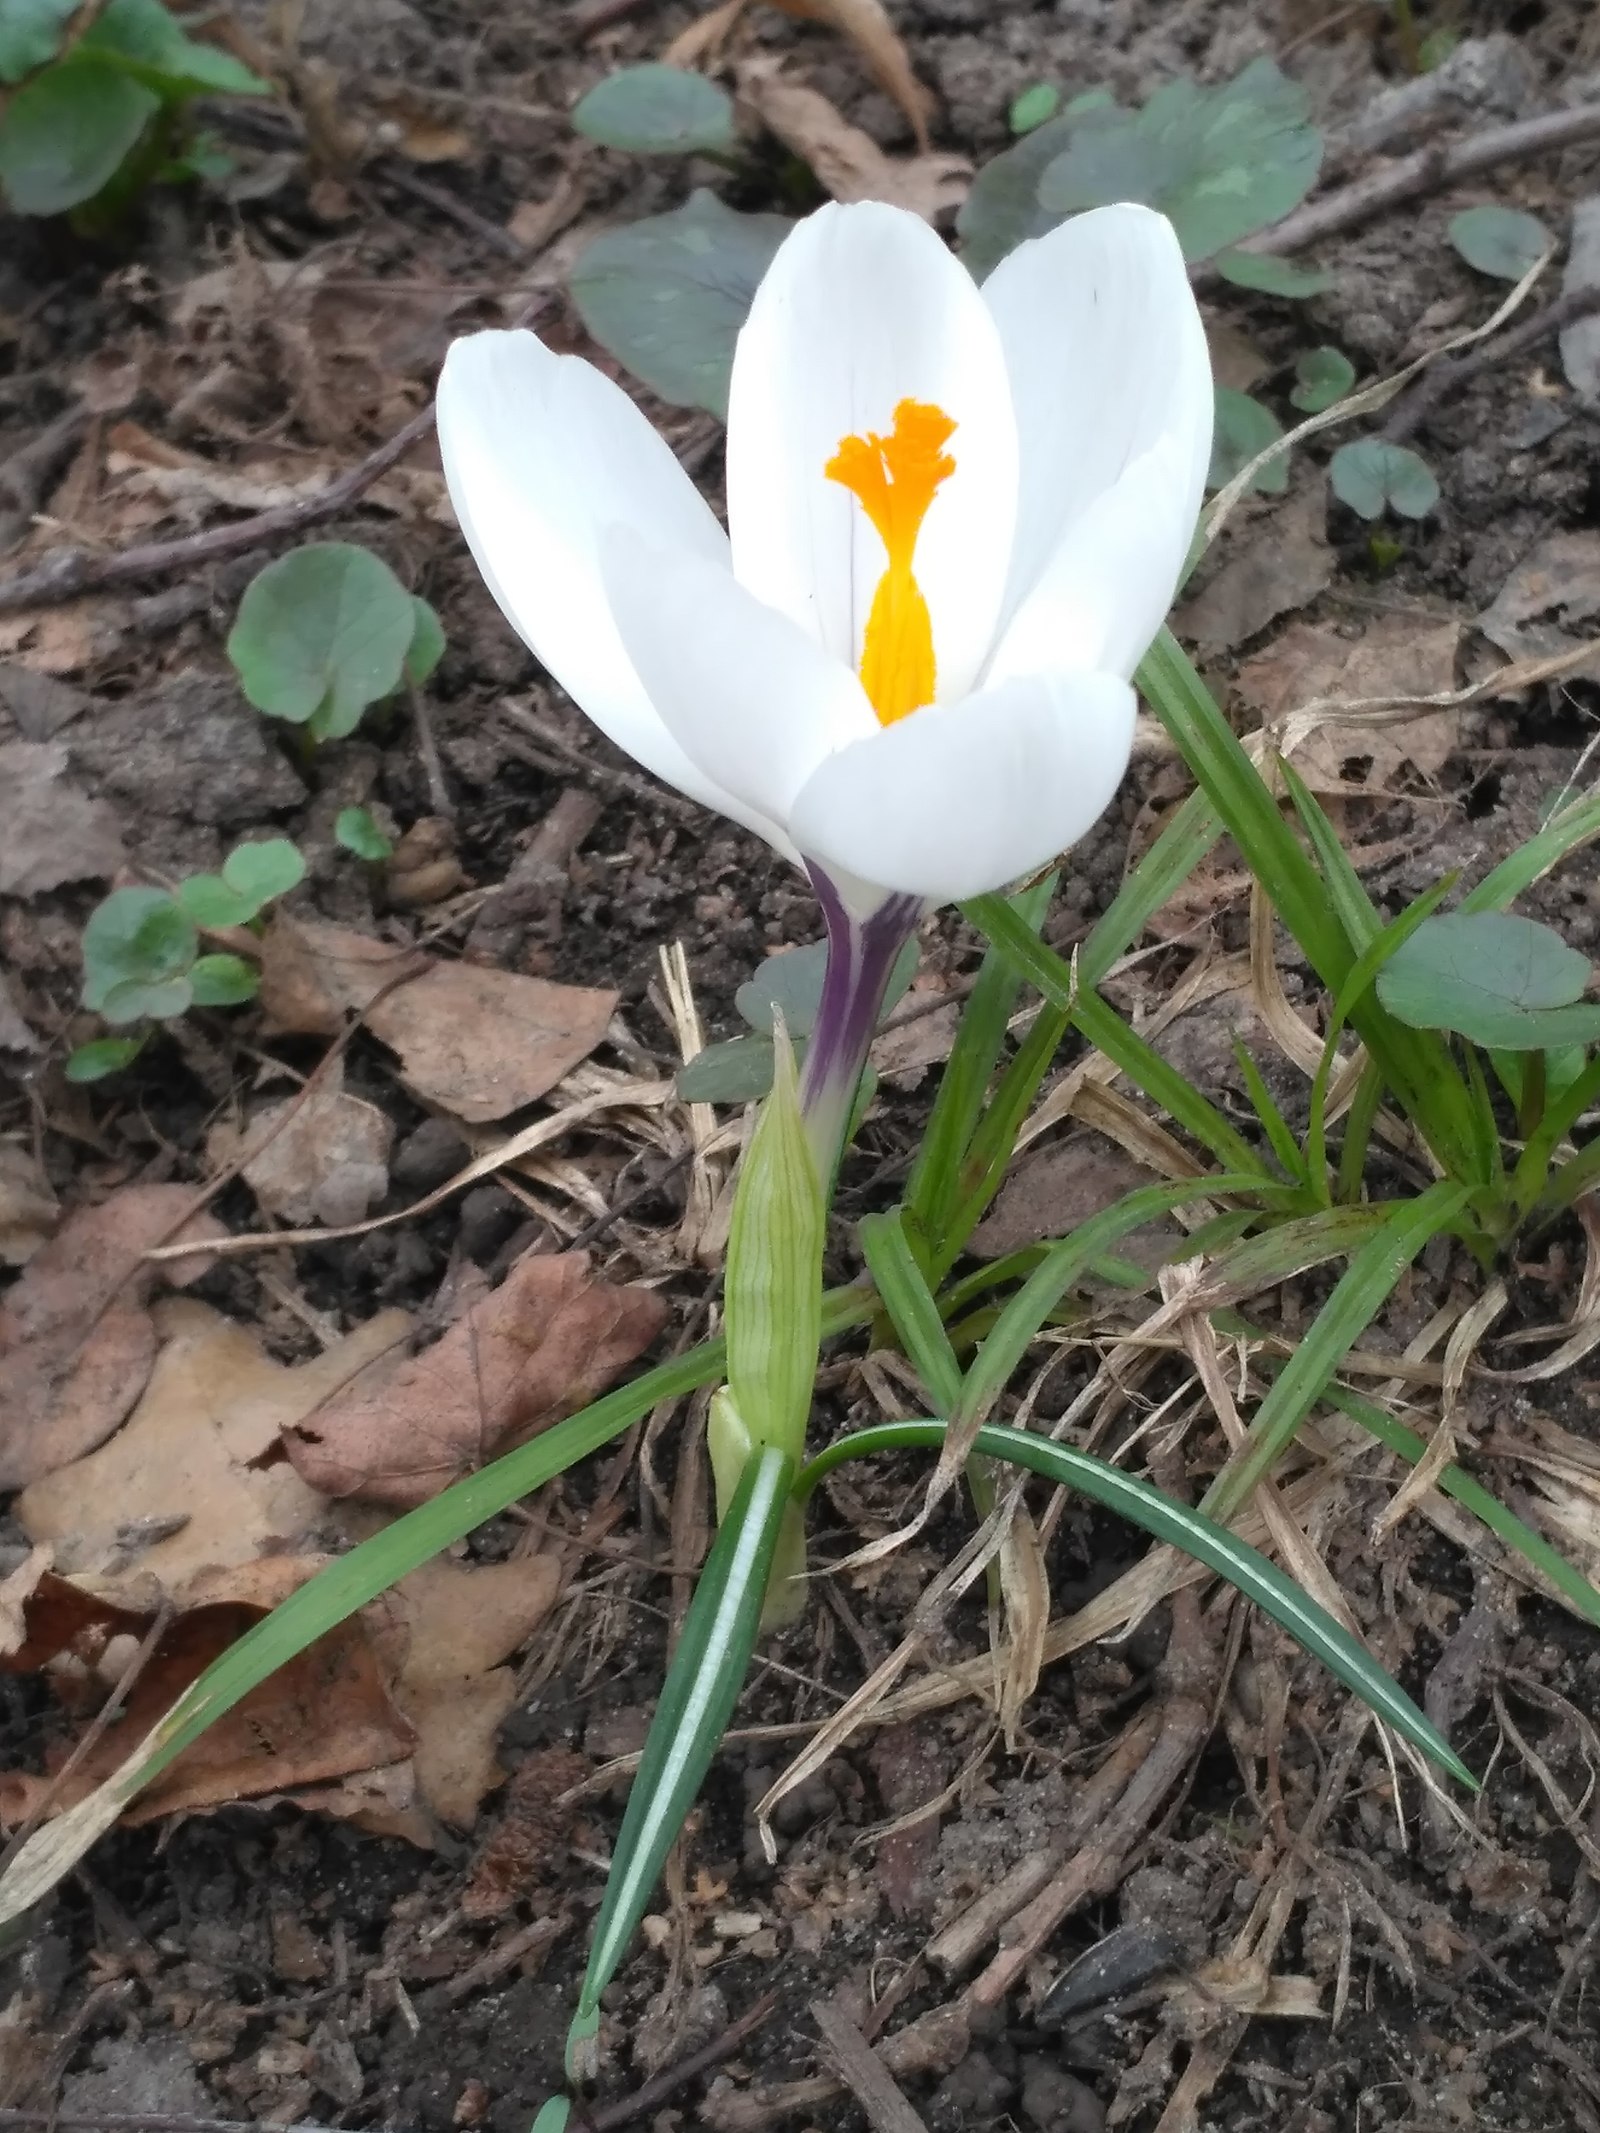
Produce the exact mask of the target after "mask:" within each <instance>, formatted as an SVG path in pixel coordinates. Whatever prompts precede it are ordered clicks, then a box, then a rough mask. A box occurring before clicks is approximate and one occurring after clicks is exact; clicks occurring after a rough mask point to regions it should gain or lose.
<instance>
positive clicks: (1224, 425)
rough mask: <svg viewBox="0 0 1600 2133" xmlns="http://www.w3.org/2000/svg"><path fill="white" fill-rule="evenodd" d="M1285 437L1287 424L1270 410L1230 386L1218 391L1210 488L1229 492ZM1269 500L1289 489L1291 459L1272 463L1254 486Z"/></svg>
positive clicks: (1208, 479) (1286, 455) (1256, 479)
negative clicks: (1229, 487) (1259, 456)
mask: <svg viewBox="0 0 1600 2133" xmlns="http://www.w3.org/2000/svg"><path fill="white" fill-rule="evenodd" d="M1282 435H1283V424H1282V423H1281V422H1280V421H1279V420H1278V418H1277V416H1276V415H1275V414H1274V413H1273V412H1272V410H1271V408H1270V407H1263V406H1262V404H1261V402H1260V401H1259V400H1252V399H1251V397H1250V395H1249V394H1248V393H1238V392H1234V391H1233V389H1232V388H1231V387H1230V386H1227V385H1219V386H1218V387H1217V419H1216V427H1215V429H1214V430H1213V432H1212V438H1211V466H1210V469H1209V471H1208V473H1207V475H1206V483H1207V486H1208V487H1210V488H1213V489H1221V488H1225V487H1226V486H1227V484H1228V483H1229V482H1230V481H1232V480H1233V478H1234V476H1235V475H1236V474H1240V473H1242V472H1243V471H1244V469H1245V468H1246V467H1247V466H1248V465H1249V464H1250V462H1251V460H1252V459H1254V458H1255V456H1256V454H1257V452H1264V451H1265V450H1266V448H1267V446H1268V445H1269V444H1272V443H1274V442H1275V441H1276V440H1277V439H1278V438H1279V437H1281V436H1282ZM1251 486H1252V487H1253V488H1256V489H1259V490H1261V492H1262V493H1263V495H1266V496H1281V495H1282V494H1283V492H1284V490H1285V489H1286V488H1287V487H1288V486H1289V457H1288V454H1287V453H1285V454H1284V455H1283V456H1282V457H1281V458H1279V459H1274V460H1271V461H1269V463H1268V464H1267V465H1266V466H1264V467H1263V468H1262V469H1261V472H1260V473H1259V474H1258V475H1257V476H1256V478H1255V480H1254V482H1253V483H1252V484H1251Z"/></svg>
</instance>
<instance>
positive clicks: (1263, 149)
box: [1009, 58, 1322, 260]
mask: <svg viewBox="0 0 1600 2133" xmlns="http://www.w3.org/2000/svg"><path fill="white" fill-rule="evenodd" d="M1308 109H1309V99H1308V98H1307V96H1306V92H1305V91H1304V89H1302V88H1301V87H1300V86H1299V85H1298V83H1295V82H1291V81H1289V80H1288V79H1287V78H1286V77H1285V76H1284V75H1282V74H1281V73H1279V71H1278V69H1277V67H1276V66H1274V64H1273V63H1272V61H1271V60H1270V59H1265V58H1263V59H1254V60H1252V61H1251V62H1250V64H1249V65H1248V66H1247V67H1246V68H1245V69H1244V70H1243V72H1242V73H1240V74H1238V75H1236V76H1235V77H1234V79H1233V80H1232V81H1230V82H1224V83H1222V84H1221V85H1220V86H1219V87H1217V88H1213V89H1202V88H1200V87H1198V86H1197V85H1196V84H1195V83H1194V82H1192V81H1188V80H1179V81H1173V82H1168V83H1167V84H1166V85H1165V86H1164V87H1162V88H1160V89H1158V90H1157V91H1156V93H1155V95H1154V96H1152V97H1151V98H1150V100H1149V102H1148V103H1146V104H1145V106H1144V108H1143V109H1142V110H1140V111H1138V112H1136V113H1135V112H1127V111H1121V110H1118V109H1117V107H1116V106H1114V105H1113V106H1109V107H1107V106H1101V107H1100V108H1099V109H1097V110H1092V111H1086V112H1082V113H1080V114H1079V115H1078V116H1077V117H1076V118H1075V119H1073V120H1071V121H1070V127H1071V131H1070V137H1069V139H1068V141H1067V144H1066V146H1065V147H1064V148H1063V149H1062V151H1061V153H1060V154H1059V155H1057V156H1056V157H1055V159H1054V160H1053V161H1052V162H1051V163H1050V164H1049V165H1048V166H1047V167H1046V168H1045V170H1044V171H1043V173H1042V175H1041V176H1040V179H1039V183H1038V204H1039V206H1040V208H1041V209H1043V210H1044V211H1045V212H1046V213H1048V214H1051V215H1055V216H1058V217H1059V216H1062V215H1070V214H1076V213H1078V212H1080V211H1081V210H1083V209H1085V208H1091V207H1104V206H1107V205H1109V204H1110V203H1111V202H1113V201H1117V200H1138V201H1142V202H1143V203H1144V204H1145V206H1147V207H1154V208H1158V209H1160V211H1161V212H1162V213H1163V214H1165V215H1166V216H1167V217H1168V218H1169V219H1170V220H1171V222H1172V225H1173V227H1174V229H1175V230H1176V231H1177V234H1178V240H1179V242H1180V243H1181V244H1182V246H1183V251H1184V257H1185V258H1186V259H1191V260H1197V259H1210V258H1211V257H1212V256H1213V255H1214V254H1216V253H1218V252H1222V251H1225V250H1226V249H1228V248H1229V247H1230V246H1232V245H1236V244H1238V243H1239V242H1240V240H1241V239H1242V238H1245V237H1248V236H1251V235H1252V234H1253V233H1254V232H1255V231H1256V230H1261V229H1265V228H1266V227H1267V226H1268V225H1269V224H1270V223H1273V222H1277V221H1279V220H1280V219H1281V218H1282V217H1283V216H1284V215H1286V214H1288V213H1289V211H1290V209H1291V208H1294V207H1297V206H1298V205H1299V204H1300V202H1301V201H1302V200H1303V199H1304V198H1305V196H1306V194H1307V193H1308V192H1309V191H1310V190H1311V187H1312V186H1313V185H1314V184H1315V182H1316V177H1317V172H1318V170H1319V169H1320V167H1321V163H1322V136H1321V134H1320V133H1319V132H1318V131H1317V129H1316V127H1315V126H1313V125H1311V124H1309V123H1308V120H1307V116H1306V114H1307V111H1308ZM1015 152H1016V151H1015V150H1011V151H1009V153H1012V154H1015ZM1024 234H1026V233H1024Z"/></svg>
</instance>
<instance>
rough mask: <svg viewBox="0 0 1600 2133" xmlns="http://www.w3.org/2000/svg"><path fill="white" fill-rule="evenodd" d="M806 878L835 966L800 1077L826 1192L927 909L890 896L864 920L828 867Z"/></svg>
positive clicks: (811, 870) (826, 978) (825, 983)
mask: <svg viewBox="0 0 1600 2133" xmlns="http://www.w3.org/2000/svg"><path fill="white" fill-rule="evenodd" d="M806 872H807V873H808V874H809V875H810V877H811V886H812V887H813V889H815V891H816V892H817V901H818V903H819V904H820V905H821V906H822V917H823V923H824V925H825V926H826V927H827V932H828V963H827V969H826V971H825V973H824V975H823V980H822V1002H821V1005H820V1006H819V1007H818V1009H817V1019H816V1024H815V1026H814V1028H813V1029H812V1032H811V1036H810V1039H809V1041H808V1042H807V1045H806V1058H805V1066H804V1069H803V1070H802V1072H801V1076H800V1109H801V1111H802V1113H803V1114H804V1116H805V1122H806V1131H807V1133H808V1134H809V1136H810V1139H811V1150H812V1154H813V1155H814V1156H815V1157H816V1163H817V1176H818V1177H819V1179H820V1180H821V1181H822V1187H823V1190H824V1192H826V1191H827V1190H828V1189H829V1187H830V1185H831V1183H832V1180H833V1173H834V1170H835V1168H836V1167H837V1164H838V1161H839V1156H840V1152H841V1150H842V1148H843V1145H844V1136H845V1132H846V1129H847V1128H848V1126H849V1124H850V1113H851V1111H852V1109H853V1108H854V1105H855V1100H856V1089H857V1087H858V1085H859V1083H860V1080H861V1070H862V1068H863V1067H864V1066H865V1065H866V1063H867V1051H868V1048H869V1047H870V1045H871V1043H872V1038H873V1033H874V1032H875V1031H876V1029H877V1027H878V1017H879V1015H880V1014H881V1013H882V1010H883V996H884V993H885V992H886V991H887V989H888V985H889V979H890V976H891V974H892V973H893V970H894V966H895V960H896V958H897V957H898V956H899V953H900V951H901V949H902V948H903V947H904V946H905V944H906V942H907V941H908V940H909V939H910V938H911V936H912V934H913V933H914V932H915V931H916V929H917V926H918V924H919V923H920V921H921V918H922V913H923V908H924V907H923V904H922V900H921V898H920V897H916V896H889V897H886V898H885V899H884V901H883V902H882V903H881V904H879V905H878V907H877V908H876V910H874V911H873V912H871V913H870V914H869V915H868V916H867V917H865V918H858V917H856V916H855V915H854V914H853V913H852V912H851V911H850V910H849V909H848V908H847V906H846V904H845V901H844V898H843V897H842V896H841V895H840V893H839V891H838V889H837V888H836V887H835V885H834V883H833V882H832V881H831V880H830V879H829V878H828V876H827V875H826V874H825V873H824V872H823V871H822V869H821V867H819V866H816V865H808V866H807V868H806Z"/></svg>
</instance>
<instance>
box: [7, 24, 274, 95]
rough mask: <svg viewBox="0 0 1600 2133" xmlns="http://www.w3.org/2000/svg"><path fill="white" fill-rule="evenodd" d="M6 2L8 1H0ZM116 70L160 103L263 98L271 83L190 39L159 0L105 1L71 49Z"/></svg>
mask: <svg viewBox="0 0 1600 2133" xmlns="http://www.w3.org/2000/svg"><path fill="white" fill-rule="evenodd" d="M5 4H6V5H9V4H10V0H5ZM79 53H93V54H94V55H96V56H97V57H101V58H104V59H106V60H108V61H109V62H110V63H111V64H113V65H115V66H117V67H119V68H121V69H122V70H123V71H124V72H125V73H127V74H128V75H130V76H131V77H132V78H133V79H134V80H136V81H140V82H142V83H143V84H144V86H145V87H146V88H147V89H153V90H154V91H155V93H156V95H157V96H159V97H160V98H161V100H162V102H163V103H169V102H173V101H175V100H177V99H181V98H185V97H191V96H266V95H269V94H270V93H271V88H272V84H271V83H270V82H265V81H263V80H262V79H261V76H260V75H259V74H253V73H252V72H251V71H250V69H249V68H248V67H247V66H245V65H244V64H243V62H242V61H240V60H237V59H235V58H234V56H233V54H232V53H231V52H224V51H223V50H222V49H221V47H220V46H218V45H214V44H203V43H201V42H200V41H199V39H198V38H194V37H190V36H189V35H188V34H187V33H186V32H185V31H184V30H183V28H182V27H181V25H180V24H179V23H178V22H177V21H176V20H175V18H174V17H173V16H172V15H171V14H170V13H169V12H168V10H167V9H166V8H164V7H163V6H162V5H161V0H106V5H105V6H104V7H103V8H102V9H101V10H100V12H99V13H98V14H97V15H96V16H95V18H94V20H93V22H92V23H91V24H90V25H89V28H88V29H87V30H86V31H85V32H84V34H83V36H82V37H81V38H80V39H79V40H78V43H77V45H76V46H75V47H74V57H75V58H76V56H77V55H78V54H79Z"/></svg>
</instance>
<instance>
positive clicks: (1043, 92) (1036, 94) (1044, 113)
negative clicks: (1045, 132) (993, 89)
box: [1006, 81, 1061, 134]
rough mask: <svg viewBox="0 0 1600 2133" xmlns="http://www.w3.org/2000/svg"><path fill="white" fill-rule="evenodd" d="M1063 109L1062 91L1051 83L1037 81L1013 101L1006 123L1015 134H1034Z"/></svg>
mask: <svg viewBox="0 0 1600 2133" xmlns="http://www.w3.org/2000/svg"><path fill="white" fill-rule="evenodd" d="M1060 109H1061V91H1060V90H1059V89H1058V88H1057V87H1056V85H1055V83H1054V82H1051V81H1036V82H1034V83H1033V84H1032V85H1031V87H1029V88H1026V89H1024V90H1023V91H1022V93H1021V95H1020V96H1015V97H1013V98H1012V100H1011V109H1010V110H1009V111H1008V112H1007V113H1006V123H1007V124H1008V125H1009V126H1010V128H1011V131H1012V132H1013V133H1018V134H1021V133H1032V131H1033V129H1034V127H1035V126H1042V125H1043V124H1044V122H1045V120H1046V119H1053V118H1054V117H1055V115H1056V113H1057V112H1058V111H1059V110H1060Z"/></svg>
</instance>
